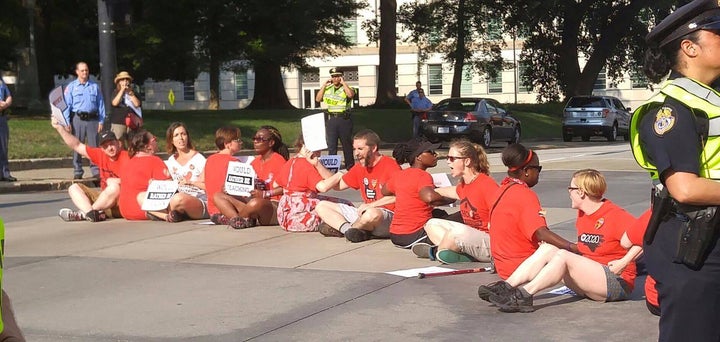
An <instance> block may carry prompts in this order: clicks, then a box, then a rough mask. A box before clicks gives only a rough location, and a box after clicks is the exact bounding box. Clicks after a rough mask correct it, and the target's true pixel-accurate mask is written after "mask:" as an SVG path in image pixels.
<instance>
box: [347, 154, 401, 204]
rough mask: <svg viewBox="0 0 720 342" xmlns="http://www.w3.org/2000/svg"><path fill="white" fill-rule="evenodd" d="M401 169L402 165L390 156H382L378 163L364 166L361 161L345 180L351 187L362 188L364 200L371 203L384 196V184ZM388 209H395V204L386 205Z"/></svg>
mask: <svg viewBox="0 0 720 342" xmlns="http://www.w3.org/2000/svg"><path fill="white" fill-rule="evenodd" d="M398 171H400V165H398V164H397V163H396V162H395V159H392V158H390V157H384V156H383V157H380V160H379V161H378V163H377V165H375V166H373V167H367V168H366V167H364V166H362V165H360V163H356V164H355V166H353V167H351V168H350V171H348V173H346V174H345V175H344V176H343V178H342V179H343V181H344V182H345V184H347V185H348V186H349V187H351V188H353V189H356V190H360V196H362V199H363V202H365V203H370V202H374V201H377V200H379V199H381V198H382V197H383V195H382V191H381V189H382V185H383V184H385V183H387V181H388V180H389V179H390V177H391V176H392V175H393V174H394V173H395V172H398ZM384 208H386V209H388V210H395V204H388V205H385V206H384Z"/></svg>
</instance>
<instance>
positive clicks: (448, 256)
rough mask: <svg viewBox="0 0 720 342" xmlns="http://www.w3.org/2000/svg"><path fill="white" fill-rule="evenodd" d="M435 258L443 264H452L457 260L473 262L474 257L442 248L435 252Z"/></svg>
mask: <svg viewBox="0 0 720 342" xmlns="http://www.w3.org/2000/svg"><path fill="white" fill-rule="evenodd" d="M437 259H438V261H440V262H441V263H443V264H454V263H457V262H474V261H477V260H475V258H473V257H471V256H469V255H467V254H465V253H458V252H455V251H451V250H449V249H443V250H441V251H438V252H437Z"/></svg>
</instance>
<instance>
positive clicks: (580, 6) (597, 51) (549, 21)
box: [504, 0, 687, 101]
mask: <svg viewBox="0 0 720 342" xmlns="http://www.w3.org/2000/svg"><path fill="white" fill-rule="evenodd" d="M685 2H687V1H685ZM675 3H676V2H675V1H667V0H655V1H653V0H625V1H610V0H603V1H599V0H582V1H576V0H558V1H542V0H536V1H505V6H504V8H505V9H506V10H507V12H506V14H507V20H506V22H505V23H506V27H507V31H509V32H517V33H518V35H519V36H520V37H521V38H524V39H525V40H524V44H523V45H524V46H523V51H522V53H521V56H520V63H521V64H523V65H525V66H527V68H526V70H528V73H527V74H525V75H523V83H524V84H525V85H526V86H533V87H534V88H535V89H536V90H537V91H538V92H539V95H538V100H539V101H557V100H559V98H560V95H561V94H562V95H564V96H574V95H589V94H592V91H593V85H594V83H595V80H596V79H597V77H598V74H599V72H600V71H601V70H602V69H603V68H605V67H607V69H606V70H607V75H608V77H609V78H610V79H611V80H612V81H613V82H615V81H617V80H620V79H622V77H623V75H625V73H626V72H627V71H635V72H637V71H638V70H639V69H640V68H639V66H640V65H641V64H642V60H643V57H642V56H643V52H644V49H645V46H646V45H645V42H644V37H645V35H646V34H647V32H648V26H649V24H650V23H651V22H652V21H654V20H656V19H658V18H659V19H662V18H664V17H665V15H667V13H668V10H669V8H670V6H673V5H674V4H675ZM678 6H679V5H678ZM581 63H584V66H582V67H581Z"/></svg>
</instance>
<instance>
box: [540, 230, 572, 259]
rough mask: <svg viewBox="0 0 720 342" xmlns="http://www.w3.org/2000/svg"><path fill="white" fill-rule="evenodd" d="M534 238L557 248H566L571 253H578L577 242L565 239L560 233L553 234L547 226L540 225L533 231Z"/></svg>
mask: <svg viewBox="0 0 720 342" xmlns="http://www.w3.org/2000/svg"><path fill="white" fill-rule="evenodd" d="M535 238H536V239H538V240H539V241H542V242H545V243H549V244H551V245H553V246H555V247H557V248H560V249H566V250H568V251H571V252H573V253H578V252H579V251H578V248H577V244H575V243H572V242H570V241H568V240H565V238H563V237H562V236H560V235H557V234H555V233H554V232H552V231H551V230H550V229H548V228H547V227H541V228H539V229H538V230H536V231H535Z"/></svg>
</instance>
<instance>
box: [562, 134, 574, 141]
mask: <svg viewBox="0 0 720 342" xmlns="http://www.w3.org/2000/svg"><path fill="white" fill-rule="evenodd" d="M572 138H573V136H572V135H570V134H563V141H564V142H568V141H572Z"/></svg>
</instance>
